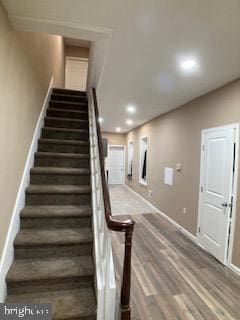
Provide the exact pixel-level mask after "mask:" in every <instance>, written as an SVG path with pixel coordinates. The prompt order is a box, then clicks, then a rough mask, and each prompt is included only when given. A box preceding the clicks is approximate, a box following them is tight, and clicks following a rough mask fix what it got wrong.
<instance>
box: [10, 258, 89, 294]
mask: <svg viewBox="0 0 240 320" xmlns="http://www.w3.org/2000/svg"><path fill="white" fill-rule="evenodd" d="M93 277H94V267H93V260H92V257H91V256H82V257H68V258H49V259H16V260H14V262H13V264H12V266H11V268H10V270H9V272H8V274H7V279H6V281H7V285H8V292H9V294H16V293H30V292H44V291H55V290H68V289H76V288H83V287H90V286H92V284H93Z"/></svg>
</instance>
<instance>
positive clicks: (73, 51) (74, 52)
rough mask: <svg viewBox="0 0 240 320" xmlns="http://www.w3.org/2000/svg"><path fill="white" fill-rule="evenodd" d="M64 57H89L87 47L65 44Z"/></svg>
mask: <svg viewBox="0 0 240 320" xmlns="http://www.w3.org/2000/svg"><path fill="white" fill-rule="evenodd" d="M66 57H77V58H85V59H88V58H89V48H84V47H76V46H66Z"/></svg>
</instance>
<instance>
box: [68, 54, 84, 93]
mask: <svg viewBox="0 0 240 320" xmlns="http://www.w3.org/2000/svg"><path fill="white" fill-rule="evenodd" d="M87 75H88V59H85V58H75V57H66V73H65V88H66V89H71V90H80V91H86V87H87Z"/></svg>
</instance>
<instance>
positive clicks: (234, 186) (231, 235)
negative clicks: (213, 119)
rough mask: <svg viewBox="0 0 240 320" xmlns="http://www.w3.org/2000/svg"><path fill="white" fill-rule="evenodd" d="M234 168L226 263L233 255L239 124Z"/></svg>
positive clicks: (230, 263) (236, 127)
mask: <svg viewBox="0 0 240 320" xmlns="http://www.w3.org/2000/svg"><path fill="white" fill-rule="evenodd" d="M235 130H236V135H235V139H236V140H235V143H236V150H235V168H234V177H233V179H234V180H233V206H232V221H231V232H230V235H229V247H228V257H227V265H230V266H231V265H232V256H233V244H234V235H235V225H236V215H237V197H238V196H237V195H238V170H239V138H240V124H239V123H237V124H235Z"/></svg>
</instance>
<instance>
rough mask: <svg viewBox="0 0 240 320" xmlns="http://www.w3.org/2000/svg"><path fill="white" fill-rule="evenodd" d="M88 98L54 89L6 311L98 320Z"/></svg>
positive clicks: (28, 193) (17, 242) (10, 277)
mask: <svg viewBox="0 0 240 320" xmlns="http://www.w3.org/2000/svg"><path fill="white" fill-rule="evenodd" d="M88 129H89V123H88V105H87V99H86V94H85V93H83V92H78V91H71V90H64V89H53V93H52V96H51V100H50V102H49V108H48V110H47V116H46V118H45V126H44V128H43V129H42V136H41V139H39V145H38V151H37V152H36V154H35V164H34V168H32V169H31V180H30V185H29V186H28V188H27V189H26V206H25V207H24V209H23V210H22V212H21V215H20V217H21V228H20V231H19V233H18V235H17V237H16V239H15V242H14V248H15V260H14V262H13V264H12V266H11V268H10V270H9V272H8V275H7V279H6V281H7V292H8V296H7V300H6V302H7V303H52V307H53V318H54V319H62V320H63V319H69V320H70V319H75V320H77V319H88V320H90V319H96V299H95V293H94V265H93V259H92V249H93V234H92V229H91V216H92V210H91V188H90V165H89V151H90V150H89V133H88Z"/></svg>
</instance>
